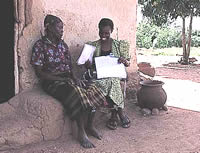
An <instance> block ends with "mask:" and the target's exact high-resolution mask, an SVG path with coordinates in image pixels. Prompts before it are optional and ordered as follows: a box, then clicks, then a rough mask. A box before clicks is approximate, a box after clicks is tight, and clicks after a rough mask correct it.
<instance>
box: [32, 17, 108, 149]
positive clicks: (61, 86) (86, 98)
mask: <svg viewBox="0 0 200 153" xmlns="http://www.w3.org/2000/svg"><path fill="white" fill-rule="evenodd" d="M44 26H45V35H44V36H43V37H42V38H41V39H39V40H38V41H36V43H35V44H34V46H33V50H32V57H31V64H32V65H33V66H34V68H35V72H36V74H37V76H38V77H39V79H40V83H41V86H42V88H43V89H44V91H45V92H46V93H48V94H49V95H51V96H52V97H54V98H56V99H57V100H58V101H60V102H61V103H62V104H63V106H64V108H65V110H66V112H67V114H68V115H69V117H70V118H71V119H72V120H76V122H77V125H78V139H79V142H80V144H81V145H82V146H83V147H85V148H93V147H95V146H94V144H93V143H92V142H90V141H89V139H88V136H87V134H86V131H85V125H84V123H85V122H84V119H85V117H87V119H88V122H87V125H86V128H87V129H88V132H89V134H91V135H92V136H94V137H96V138H98V139H101V138H102V137H101V135H100V134H99V133H98V132H97V130H96V128H95V127H94V125H93V121H94V115H95V109H96V108H97V107H98V106H100V105H101V104H103V103H104V102H105V101H106V99H105V97H104V95H103V93H102V92H101V90H99V89H98V88H97V87H96V86H95V85H93V84H87V85H86V84H84V83H83V82H81V81H79V80H78V79H77V78H75V76H74V75H73V73H72V63H71V56H70V52H69V50H68V46H67V44H66V43H65V42H64V40H62V35H63V22H62V20H61V19H60V18H58V17H56V16H53V15H47V16H46V17H45V20H44ZM52 113H53V112H52Z"/></svg>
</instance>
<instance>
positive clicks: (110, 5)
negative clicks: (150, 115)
mask: <svg viewBox="0 0 200 153" xmlns="http://www.w3.org/2000/svg"><path fill="white" fill-rule="evenodd" d="M28 1H29V4H27V2H28ZM30 1H31V3H30ZM15 3H16V5H17V8H18V10H17V11H18V12H17V11H16V12H17V13H16V14H17V15H16V16H17V17H18V18H16V22H15V29H16V32H15V79H16V81H15V82H17V83H16V88H18V89H16V93H18V92H21V91H22V90H24V89H27V88H32V87H33V86H34V85H35V84H37V81H38V80H37V77H36V76H35V74H34V71H33V69H32V67H31V65H30V64H29V63H30V56H31V48H32V46H33V44H34V42H35V41H36V40H37V39H38V38H39V37H40V32H43V20H44V17H45V15H46V14H47V13H52V14H54V15H57V16H59V17H60V18H61V19H62V20H63V22H64V36H63V38H64V40H65V41H66V42H67V44H68V45H69V48H70V52H71V53H72V56H73V62H76V60H77V58H78V55H79V54H80V51H81V48H82V46H83V44H84V43H85V42H87V41H89V40H97V39H98V38H99V36H98V22H99V20H100V19H101V18H102V17H108V18H111V19H112V20H113V21H114V25H115V27H114V31H113V33H112V37H113V38H117V36H118V38H119V39H125V40H128V41H129V42H130V45H131V46H130V47H131V48H130V53H131V56H132V66H131V69H130V68H129V69H128V71H129V72H135V71H136V69H137V66H136V36H135V32H136V3H137V0H109V1H108V0H95V1H94V0H84V1H83V0H59V1H58V0H15ZM27 8H28V10H27ZM27 13H28V14H27ZM117 29H118V30H117ZM74 67H75V70H76V71H75V72H76V74H77V75H80V74H81V73H78V72H81V68H78V67H77V66H74Z"/></svg>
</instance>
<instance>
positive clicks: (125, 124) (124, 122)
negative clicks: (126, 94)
mask: <svg viewBox="0 0 200 153" xmlns="http://www.w3.org/2000/svg"><path fill="white" fill-rule="evenodd" d="M120 120H121V122H122V127H123V128H129V127H130V123H131V121H130V120H129V118H128V116H127V115H124V116H123V117H121V118H120Z"/></svg>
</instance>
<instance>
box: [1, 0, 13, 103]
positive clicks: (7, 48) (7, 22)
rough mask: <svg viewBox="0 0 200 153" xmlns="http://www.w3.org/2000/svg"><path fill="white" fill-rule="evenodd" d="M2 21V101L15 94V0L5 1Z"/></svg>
mask: <svg viewBox="0 0 200 153" xmlns="http://www.w3.org/2000/svg"><path fill="white" fill-rule="evenodd" d="M4 4H5V8H4V9H3V12H2V15H3V16H4V17H3V18H1V19H3V20H2V21H1V24H2V25H3V27H2V25H1V27H2V30H3V32H2V33H1V46H2V47H1V51H0V52H1V56H0V72H1V73H0V103H4V102H6V101H8V100H9V99H10V98H11V97H13V96H14V95H15V79H14V1H11V0H8V1H5V3H4Z"/></svg>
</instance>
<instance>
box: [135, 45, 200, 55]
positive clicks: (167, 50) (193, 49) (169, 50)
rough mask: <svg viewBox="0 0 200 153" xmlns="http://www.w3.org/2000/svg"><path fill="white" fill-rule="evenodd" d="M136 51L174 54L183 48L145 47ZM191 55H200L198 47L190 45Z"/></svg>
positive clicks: (147, 53)
mask: <svg viewBox="0 0 200 153" xmlns="http://www.w3.org/2000/svg"><path fill="white" fill-rule="evenodd" d="M137 53H138V54H139V53H141V54H143V55H162V56H176V55H177V54H179V55H182V54H183V48H177V47H172V48H162V49H145V48H138V49H137ZM191 56H200V47H198V48H197V47H191V50H190V57H191Z"/></svg>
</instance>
